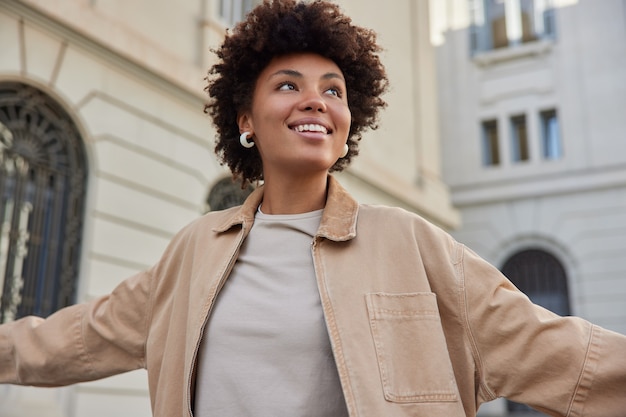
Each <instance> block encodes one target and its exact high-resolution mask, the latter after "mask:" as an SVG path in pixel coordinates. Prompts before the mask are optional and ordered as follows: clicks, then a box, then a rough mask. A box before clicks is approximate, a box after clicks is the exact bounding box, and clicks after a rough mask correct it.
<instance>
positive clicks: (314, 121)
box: [287, 118, 333, 135]
mask: <svg viewBox="0 0 626 417" xmlns="http://www.w3.org/2000/svg"><path fill="white" fill-rule="evenodd" d="M306 125H311V126H314V127H313V130H304V131H300V130H297V128H298V127H301V126H306ZM287 126H288V127H289V129H290V130H292V131H294V132H296V133H299V134H316V135H320V134H321V135H330V134H331V133H333V129H332V128H331V127H330V126H329V125H328V123H326V122H324V121H323V120H320V119H316V118H305V119H299V120H297V121H295V122H293V123H289V124H288V125H287ZM319 126H321V127H322V128H323V129H325V130H326V131H325V132H324V131H323V130H316V129H319Z"/></svg>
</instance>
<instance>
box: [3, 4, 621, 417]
mask: <svg viewBox="0 0 626 417" xmlns="http://www.w3.org/2000/svg"><path fill="white" fill-rule="evenodd" d="M257 2H258V0H179V1H177V2H172V1H168V0H130V1H129V0H0V45H1V47H0V198H1V200H0V297H1V298H0V322H4V321H10V320H13V319H15V318H18V317H21V316H23V315H25V314H39V315H43V316H46V315H48V314H50V313H52V312H53V311H55V310H56V309H58V308H60V307H62V306H64V305H67V304H71V303H74V302H82V301H87V300H89V299H92V298H94V297H97V296H99V295H101V294H105V293H107V292H109V291H110V290H111V289H112V288H113V287H114V286H115V285H116V284H117V283H119V282H120V281H121V280H122V279H124V278H125V277H128V276H130V275H132V274H133V273H135V272H137V271H139V270H142V269H145V268H147V267H149V266H150V265H152V264H153V263H154V262H156V260H157V259H158V257H159V256H160V254H161V251H162V250H163V249H164V247H165V245H166V244H167V242H168V241H169V239H170V238H171V237H172V236H173V234H174V233H176V231H178V230H179V229H180V228H181V227H182V226H184V225H185V224H187V223H188V222H190V221H191V220H193V219H194V218H196V217H197V216H200V215H202V214H203V213H204V212H206V211H208V210H216V209H220V208H223V207H227V206H230V205H233V204H238V203H239V202H240V201H241V199H242V198H243V197H244V196H245V193H244V194H242V193H241V190H240V187H239V186H238V185H237V184H233V183H232V181H231V180H230V175H229V174H228V172H227V171H226V170H225V168H224V167H221V166H220V165H219V163H218V162H217V161H216V159H215V157H214V155H213V144H214V135H215V131H214V129H213V127H212V125H211V122H210V120H209V118H208V117H207V116H206V115H204V114H203V111H202V109H203V105H204V103H205V101H206V95H205V94H204V92H203V89H204V86H205V81H204V76H205V75H206V71H207V69H208V67H209V66H210V65H211V64H212V63H213V62H214V61H213V60H214V57H213V55H212V54H211V53H210V49H211V48H215V47H216V46H217V45H219V44H220V42H221V40H222V39H223V36H224V33H225V31H226V29H227V28H228V27H231V26H232V25H233V24H234V23H235V22H237V21H238V20H240V19H241V18H242V16H243V14H244V13H245V11H246V10H248V9H249V8H250V7H252V6H253V5H254V4H255V3H257ZM336 2H337V3H338V4H340V5H341V7H342V8H343V9H344V10H345V11H346V12H347V13H348V14H349V15H350V16H352V17H353V19H354V21H355V23H357V24H359V25H363V26H367V27H371V28H373V29H374V30H376V31H377V32H378V33H379V40H380V43H381V45H382V46H383V48H384V52H383V54H382V58H383V60H384V62H385V65H386V66H387V69H388V73H389V78H390V81H391V87H392V89H391V91H390V93H389V94H388V95H387V97H386V98H387V101H388V102H389V107H388V108H387V110H386V111H385V112H384V114H383V115H382V118H381V123H380V125H381V127H380V129H379V130H377V131H375V132H370V133H367V134H366V135H365V136H364V140H363V141H362V142H361V149H362V152H361V155H360V156H359V157H358V158H357V159H356V161H355V163H354V164H353V166H351V168H350V169H349V170H348V171H347V172H344V173H342V174H340V175H338V178H339V179H340V181H341V182H342V183H343V184H344V185H345V186H346V187H347V188H348V189H349V190H350V191H351V192H352V193H353V194H354V195H355V196H356V197H357V198H358V199H359V200H360V201H362V202H368V203H377V204H388V205H395V206H400V207H403V208H405V209H407V210H410V211H413V212H416V213H419V214H421V215H423V216H424V217H426V218H428V219H429V220H431V221H433V222H434V223H436V224H438V225H439V226H441V227H443V228H445V229H447V230H449V231H451V232H452V233H453V234H454V235H455V237H457V238H458V239H459V240H460V241H462V242H464V243H466V244H467V245H468V246H470V247H471V248H473V249H474V250H476V251H477V252H479V253H480V254H481V255H482V256H484V257H485V258H486V259H488V260H489V261H491V262H492V263H494V264H495V265H497V266H499V267H500V268H502V269H503V270H504V271H505V272H507V274H508V275H509V276H510V277H511V278H512V279H513V280H514V281H515V282H516V284H517V285H518V286H520V288H522V289H524V290H525V291H526V292H527V293H528V294H529V295H530V296H531V298H533V299H534V300H535V301H536V302H538V303H541V304H543V305H545V306H547V307H548V308H551V309H553V310H555V311H557V312H559V313H561V314H576V315H580V316H583V317H585V318H588V319H590V320H592V321H594V322H596V323H598V324H600V325H603V326H605V327H608V328H611V329H614V330H617V331H620V332H622V333H626V303H625V302H624V301H623V300H624V299H625V295H626V274H625V272H626V271H625V269H626V266H624V264H623V263H621V262H620V258H621V256H622V254H623V253H624V252H625V250H626V156H624V155H625V151H626V137H625V134H624V131H625V129H624V128H626V70H624V68H626V43H625V42H624V39H626V24H625V20H626V0H552V1H550V0H534V1H533V0H446V1H443V0H393V2H392V3H391V4H387V3H386V4H385V5H384V6H383V7H381V3H380V2H379V1H376V0H337V1H336ZM237 139H238V138H233V140H237ZM448 187H450V188H448ZM518 408H519V407H517V406H516V405H509V404H507V403H504V402H494V403H492V404H489V405H487V406H486V407H484V408H483V409H481V411H482V414H483V415H502V416H505V415H514V414H513V413H514V412H516V410H518ZM520 412H522V411H520ZM111 415H132V416H137V417H141V416H149V415H150V405H149V399H148V392H147V383H146V375H145V372H144V371H136V372H131V373H128V374H124V375H120V376H116V377H112V378H108V379H105V380H101V381H96V382H91V383H85V384H79V385H76V386H72V387H66V388H58V389H41V388H40V389H37V388H28V387H15V386H6V385H0V416H2V417H13V416H20V417H31V416H37V417H52V416H55V417H60V416H63V417H80V416H90V417H99V416H102V417H105V416H111Z"/></svg>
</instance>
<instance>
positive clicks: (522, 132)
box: [511, 115, 530, 162]
mask: <svg viewBox="0 0 626 417" xmlns="http://www.w3.org/2000/svg"><path fill="white" fill-rule="evenodd" d="M511 141H512V143H511V152H512V153H513V155H512V158H513V161H514V162H520V161H528V159H530V154H529V150H528V132H527V129H526V116H525V115H519V116H513V117H511Z"/></svg>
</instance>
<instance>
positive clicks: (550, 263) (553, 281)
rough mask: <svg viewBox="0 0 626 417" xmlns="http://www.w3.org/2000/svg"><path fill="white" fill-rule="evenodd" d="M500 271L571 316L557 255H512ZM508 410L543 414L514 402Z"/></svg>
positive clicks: (545, 303)
mask: <svg viewBox="0 0 626 417" xmlns="http://www.w3.org/2000/svg"><path fill="white" fill-rule="evenodd" d="M501 270H502V273H504V275H506V276H507V278H509V280H511V282H513V284H515V286H516V287H517V288H519V289H520V290H521V291H522V292H523V293H525V294H526V295H527V296H528V297H529V298H530V299H531V300H532V301H533V302H534V303H535V304H538V305H540V306H542V307H545V308H547V309H548V310H551V311H553V312H554V313H557V314H559V315H561V316H567V315H569V314H571V313H570V304H569V291H568V288H567V275H566V273H565V268H564V267H563V265H562V264H561V262H560V261H559V260H558V259H557V258H556V257H555V256H554V255H552V254H550V253H548V252H546V251H544V250H541V249H526V250H523V251H520V252H518V253H516V254H514V255H513V256H511V257H510V258H509V259H508V260H507V261H506V262H505V263H504V265H503V266H502V268H501ZM507 408H508V411H509V412H510V413H511V414H509V415H518V414H516V413H520V414H519V415H520V416H521V415H530V414H532V415H536V416H541V415H544V414H541V413H539V412H538V411H534V410H532V409H530V408H529V407H528V406H526V405H524V404H518V403H515V402H512V401H509V402H508V404H507Z"/></svg>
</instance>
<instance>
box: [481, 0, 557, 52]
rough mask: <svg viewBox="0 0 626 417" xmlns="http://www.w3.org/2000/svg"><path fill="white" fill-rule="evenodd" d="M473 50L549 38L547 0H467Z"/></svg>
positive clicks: (550, 12)
mask: <svg viewBox="0 0 626 417" xmlns="http://www.w3.org/2000/svg"><path fill="white" fill-rule="evenodd" d="M469 10H470V18H471V21H472V24H471V26H470V33H469V35H470V47H471V50H472V52H473V53H475V52H480V51H488V50H492V49H498V48H506V47H512V46H515V45H520V44H522V43H527V42H532V41H536V40H539V39H546V38H553V37H554V35H555V29H554V8H553V6H552V1H551V0H469Z"/></svg>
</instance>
